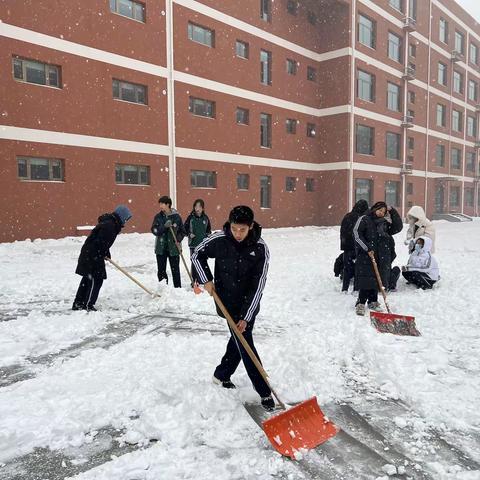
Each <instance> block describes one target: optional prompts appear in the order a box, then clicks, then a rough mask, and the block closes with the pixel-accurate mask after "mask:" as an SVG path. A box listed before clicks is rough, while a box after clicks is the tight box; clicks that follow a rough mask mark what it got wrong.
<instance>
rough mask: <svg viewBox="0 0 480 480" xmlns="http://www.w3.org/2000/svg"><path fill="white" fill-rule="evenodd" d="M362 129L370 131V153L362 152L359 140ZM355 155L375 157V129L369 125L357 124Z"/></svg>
mask: <svg viewBox="0 0 480 480" xmlns="http://www.w3.org/2000/svg"><path fill="white" fill-rule="evenodd" d="M360 129H368V131H369V132H370V135H369V140H370V141H369V148H368V152H366V151H360V149H359V146H360V144H361V139H360V138H359V131H360ZM355 153H357V154H358V155H369V156H374V155H375V127H370V126H369V125H362V124H360V123H357V124H356V126H355Z"/></svg>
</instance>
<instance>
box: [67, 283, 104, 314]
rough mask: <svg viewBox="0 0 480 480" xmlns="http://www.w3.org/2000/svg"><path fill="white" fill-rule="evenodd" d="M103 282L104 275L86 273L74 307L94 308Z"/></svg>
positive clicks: (79, 287)
mask: <svg viewBox="0 0 480 480" xmlns="http://www.w3.org/2000/svg"><path fill="white" fill-rule="evenodd" d="M102 284H103V275H100V276H98V275H85V276H84V277H82V279H81V280H80V285H79V286H78V290H77V295H76V296H75V300H74V302H73V305H74V307H77V308H79V309H82V308H92V307H93V306H94V305H95V302H96V301H97V298H98V294H99V293H100V289H101V288H102Z"/></svg>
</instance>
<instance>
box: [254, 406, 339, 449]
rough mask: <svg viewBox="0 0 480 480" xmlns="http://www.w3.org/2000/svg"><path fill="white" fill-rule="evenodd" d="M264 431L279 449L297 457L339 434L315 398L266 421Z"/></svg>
mask: <svg viewBox="0 0 480 480" xmlns="http://www.w3.org/2000/svg"><path fill="white" fill-rule="evenodd" d="M263 430H264V431H265V434H266V435H267V437H268V439H269V440H270V442H271V444H272V445H273V447H274V448H275V450H277V452H279V453H281V454H282V455H285V456H287V457H291V458H295V452H296V451H298V450H300V449H301V448H304V449H307V450H309V449H311V448H315V447H316V446H318V445H320V444H322V443H324V442H326V441H327V440H328V439H329V438H331V437H333V436H335V435H336V434H337V433H338V428H337V427H336V426H335V425H334V424H333V423H332V422H331V421H330V420H328V418H326V417H325V415H324V414H323V412H322V410H321V409H320V407H319V406H318V402H317V398H316V397H313V398H310V399H309V400H306V401H305V402H302V403H299V404H298V405H295V406H294V407H292V408H290V409H289V410H287V411H285V412H282V413H280V414H278V415H275V416H274V417H272V418H269V419H268V420H265V421H264V422H263Z"/></svg>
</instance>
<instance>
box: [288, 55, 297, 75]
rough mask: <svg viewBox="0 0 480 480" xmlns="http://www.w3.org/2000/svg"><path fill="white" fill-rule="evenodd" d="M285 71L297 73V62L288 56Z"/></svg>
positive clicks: (292, 73)
mask: <svg viewBox="0 0 480 480" xmlns="http://www.w3.org/2000/svg"><path fill="white" fill-rule="evenodd" d="M287 73H288V74H289V75H296V74H297V62H296V61H295V60H292V59H290V58H287Z"/></svg>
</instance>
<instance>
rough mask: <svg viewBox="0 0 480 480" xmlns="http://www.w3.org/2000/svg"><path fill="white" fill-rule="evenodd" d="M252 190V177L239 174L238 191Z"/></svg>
mask: <svg viewBox="0 0 480 480" xmlns="http://www.w3.org/2000/svg"><path fill="white" fill-rule="evenodd" d="M249 188H250V175H249V174H248V173H239V174H238V175H237V190H248V189H249Z"/></svg>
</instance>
